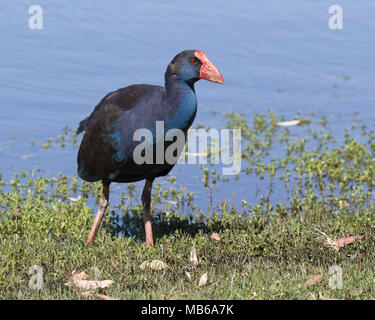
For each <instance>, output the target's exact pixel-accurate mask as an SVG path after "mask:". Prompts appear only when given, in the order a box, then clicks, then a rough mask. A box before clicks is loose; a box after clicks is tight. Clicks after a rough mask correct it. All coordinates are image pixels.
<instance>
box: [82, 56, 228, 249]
mask: <svg viewBox="0 0 375 320" xmlns="http://www.w3.org/2000/svg"><path fill="white" fill-rule="evenodd" d="M199 79H205V80H209V81H213V82H217V83H224V80H223V77H222V75H221V74H220V72H219V70H218V69H217V68H216V67H215V66H214V65H213V64H212V63H211V62H210V61H209V60H208V58H207V56H206V55H205V54H204V53H203V52H202V51H198V50H186V51H183V52H181V53H179V54H178V55H177V56H176V57H174V59H173V60H172V61H171V63H170V64H169V65H168V67H167V71H166V72H165V86H164V87H161V86H154V85H146V84H139V85H131V86H128V87H125V88H122V89H118V90H117V91H114V92H110V93H109V94H107V95H106V96H105V97H104V98H103V99H102V100H101V101H100V103H99V104H98V105H97V106H96V107H95V109H94V111H93V112H92V113H91V115H90V116H89V117H88V118H86V119H84V120H83V121H81V122H80V124H79V128H78V131H77V133H78V134H79V133H80V132H82V131H85V135H84V137H83V139H82V142H81V145H80V148H79V152H78V159H77V162H78V175H79V176H80V177H81V178H82V179H83V180H86V181H88V182H94V181H98V180H101V181H102V183H103V191H102V194H101V196H100V199H99V208H98V211H97V214H96V217H95V222H94V225H93V227H92V229H91V232H90V235H89V237H88V240H87V241H88V243H89V244H92V243H93V241H94V238H95V234H96V232H97V230H98V228H99V226H100V223H101V221H102V218H103V216H104V212H105V210H106V207H107V204H108V199H109V185H110V183H111V182H135V181H139V180H143V179H145V180H146V183H145V186H144V189H143V192H142V204H143V214H144V224H145V233H146V245H147V246H152V245H153V236H152V227H151V215H150V203H151V189H152V183H153V181H154V179H155V178H156V177H160V176H165V175H167V174H168V173H169V172H170V170H171V169H172V168H173V166H174V165H175V162H174V163H172V164H171V163H160V162H158V161H156V162H155V161H152V163H143V164H137V163H138V162H137V161H136V159H134V151H135V148H136V146H137V145H139V143H140V142H139V141H138V142H137V141H134V140H135V139H134V133H135V132H136V131H137V130H138V129H143V128H144V129H148V130H150V131H151V132H155V124H156V121H164V130H165V132H166V131H168V130H169V129H180V130H181V131H182V132H183V133H184V135H185V136H186V134H187V130H188V129H189V127H190V126H191V124H192V123H193V121H194V118H195V115H196V112H197V98H196V95H195V90H194V83H195V82H196V81H198V80H199ZM164 143H165V145H166V146H167V145H168V143H167V142H164ZM169 144H170V142H169ZM152 148H153V149H154V150H155V148H156V143H155V139H154V140H153V143H152ZM164 150H165V149H164ZM181 151H182V150H180V152H181ZM176 161H177V160H176Z"/></svg>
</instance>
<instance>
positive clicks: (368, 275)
mask: <svg viewBox="0 0 375 320" xmlns="http://www.w3.org/2000/svg"><path fill="white" fill-rule="evenodd" d="M297 118H298V119H299V120H300V121H301V125H300V126H298V127H294V128H288V127H286V128H279V127H278V126H277V121H282V120H284V119H283V117H282V116H281V117H279V118H278V119H277V117H276V115H275V114H274V113H273V112H271V111H270V112H269V113H268V114H257V113H254V114H253V115H252V116H251V117H250V118H249V119H248V118H246V117H245V116H244V115H240V114H226V115H225V117H224V119H225V121H226V122H227V123H226V125H225V126H226V127H228V128H241V129H242V138H243V146H244V148H243V150H242V158H243V163H246V165H244V166H243V170H242V172H241V173H240V175H239V176H238V177H235V179H249V181H250V180H251V181H252V183H254V184H255V183H256V182H257V181H262V180H263V181H267V182H268V185H269V187H268V189H267V190H263V191H262V194H261V197H260V199H259V201H258V202H257V203H255V204H250V203H248V202H250V201H248V199H243V200H242V206H241V207H239V208H238V207H237V208H235V207H234V205H233V204H232V205H230V204H229V202H228V201H224V202H223V203H221V204H216V205H213V206H211V207H210V208H209V209H208V210H204V211H202V209H201V208H197V206H196V204H195V201H194V194H193V193H192V192H189V191H187V190H183V189H176V187H175V182H176V179H175V178H174V177H171V178H169V179H168V181H169V182H168V183H169V184H167V186H166V185H163V184H161V183H155V187H154V190H153V197H152V199H153V203H152V208H153V230H154V238H155V246H154V247H153V248H150V249H149V248H146V247H145V245H144V242H143V240H144V231H143V227H142V226H143V220H142V208H141V207H140V206H139V205H138V204H137V202H135V201H134V198H135V197H136V196H135V194H136V190H135V188H134V185H132V184H129V185H128V187H127V188H128V189H127V192H122V193H121V195H120V198H121V199H120V201H119V202H118V203H117V202H115V203H110V207H109V209H108V211H107V215H106V216H105V220H104V221H103V224H102V227H101V228H100V230H99V234H98V236H97V238H96V240H95V244H94V245H93V246H88V245H87V244H86V239H87V236H88V234H89V231H90V228H91V225H92V222H93V219H94V218H93V212H92V209H91V207H92V206H91V205H89V204H90V202H89V201H91V200H90V199H92V198H97V196H98V195H99V193H100V189H101V185H100V183H94V184H88V183H85V182H80V180H79V179H78V178H77V177H76V176H72V177H68V176H62V175H60V176H58V177H34V176H33V173H32V174H31V175H30V174H28V173H21V174H15V175H14V178H12V180H11V181H7V182H5V181H2V179H1V176H0V298H1V299H99V298H98V297H97V296H95V295H93V296H89V297H87V296H83V295H82V294H81V292H82V290H80V289H77V288H75V287H71V286H66V285H65V283H66V282H68V281H69V279H70V276H71V274H72V272H73V271H75V272H76V273H78V272H86V273H87V274H88V275H89V276H90V279H95V280H101V279H102V280H113V283H112V284H111V285H110V286H109V287H107V288H105V289H100V290H99V289H97V290H96V292H101V293H103V294H105V295H108V296H111V297H114V298H119V299H319V297H320V295H321V296H324V297H329V298H339V299H373V298H374V297H375V267H374V266H375V264H374V262H375V261H374V258H375V254H374V253H375V252H374V244H375V215H374V213H375V211H374V193H373V190H374V182H375V161H373V159H374V158H375V143H374V136H373V130H371V128H368V127H366V126H365V125H364V124H363V123H361V122H360V121H358V120H356V119H354V120H353V124H352V126H351V127H350V128H348V129H347V130H345V132H344V133H343V135H342V136H339V135H335V136H334V135H333V133H332V132H331V130H330V126H329V121H328V120H327V119H326V118H325V117H321V119H316V115H313V114H312V115H310V116H309V117H308V118H303V117H302V116H301V115H297ZM70 133H72V139H70V138H66V137H65V135H68V134H70ZM64 134H65V135H59V136H58V138H57V139H56V141H55V142H54V140H53V139H52V138H51V139H49V140H48V148H50V147H51V148H53V147H56V145H61V147H66V146H68V145H70V143H72V144H73V147H76V146H77V139H76V136H75V133H74V132H73V131H71V130H70V129H68V128H64ZM33 147H35V148H38V147H40V148H41V149H43V148H44V147H43V145H42V144H41V145H38V144H37V143H35V144H33ZM185 169H186V170H188V168H185ZM214 169H215V168H214V167H212V168H210V167H207V166H202V182H203V183H202V190H204V188H210V187H211V186H212V185H213V184H220V183H226V182H227V177H223V176H221V175H220V174H219V173H218V172H217V171H216V170H214ZM275 185H278V186H279V187H278V189H275ZM280 186H281V187H280ZM124 188H125V186H124ZM275 190H278V191H277V192H283V195H284V196H285V201H283V202H282V203H271V202H270V201H269V198H270V197H272V195H273V194H274V192H275ZM113 192H116V190H114V191H113ZM71 197H75V198H76V199H72V198H71ZM228 197H229V198H231V197H232V195H229V196H228ZM137 200H138V199H137ZM165 201H173V202H174V205H166V203H165ZM247 201H248V202H247ZM213 232H215V233H217V234H219V235H220V237H221V240H220V241H217V240H214V239H212V238H211V234H212V233H213ZM356 235H363V236H364V238H363V239H357V240H356V241H355V242H353V243H351V244H348V245H346V246H344V247H340V248H334V247H332V245H331V246H330V245H329V243H328V240H331V241H334V240H335V239H339V238H342V237H347V236H356ZM193 246H194V247H195V248H196V252H197V258H198V262H199V263H198V265H197V267H196V268H192V267H191V262H190V258H189V257H190V251H191V249H192V247H193ZM147 260H148V261H152V260H161V261H164V262H165V263H166V264H167V265H168V268H167V269H163V270H142V269H141V268H140V265H141V264H142V263H143V262H144V261H147ZM32 266H38V267H39V268H41V269H40V270H42V273H43V287H42V289H40V290H38V289H32V288H30V283H31V284H32V283H33V279H35V278H33V276H34V275H33V274H32V273H29V271H30V267H32ZM332 266H339V267H340V268H341V269H340V270H341V271H342V287H341V288H335V287H333V286H332V280H333V279H334V278H335V277H336V279H337V276H338V274H337V273H336V274H332V273H330V268H331V267H332ZM186 272H189V273H190V275H191V279H189V277H188V276H187V274H186ZM205 273H207V283H206V284H204V285H202V286H199V285H198V284H199V280H200V278H201V276H202V275H203V274H205ZM315 275H322V276H323V279H322V281H320V282H318V283H316V284H314V285H309V286H306V285H304V283H305V282H306V281H307V280H308V279H310V278H311V277H312V276H315ZM330 283H331V285H330Z"/></svg>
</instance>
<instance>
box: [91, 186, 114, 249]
mask: <svg viewBox="0 0 375 320" xmlns="http://www.w3.org/2000/svg"><path fill="white" fill-rule="evenodd" d="M108 199H109V184H104V183H103V191H102V194H101V195H100V198H99V207H98V211H97V212H96V216H95V221H94V224H93V225H92V228H91V232H90V235H89V237H88V239H87V243H88V244H93V242H94V239H95V235H96V233H97V232H98V229H99V227H100V223H101V222H102V219H103V216H104V212H105V209H106V208H107V205H108Z"/></svg>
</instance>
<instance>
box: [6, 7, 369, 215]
mask: <svg viewBox="0 0 375 320" xmlns="http://www.w3.org/2000/svg"><path fill="white" fill-rule="evenodd" d="M1 4H2V5H1V11H0V30H1V31H0V43H1V50H0V110H1V117H0V173H2V175H3V178H4V180H7V179H9V178H10V177H11V175H12V174H13V172H19V171H23V170H26V171H29V172H30V171H31V170H32V169H36V168H44V169H45V170H46V171H45V174H47V175H49V176H54V175H57V174H58V173H60V172H62V173H64V174H68V175H72V174H74V173H76V153H77V149H71V148H65V149H61V148H52V149H48V150H42V148H41V144H42V143H44V142H45V141H46V140H47V139H48V138H49V137H56V136H57V135H58V134H60V133H61V129H62V128H63V127H64V126H68V127H72V128H74V127H76V126H77V125H78V123H79V121H80V120H82V119H83V118H85V117H86V116H88V115H89V114H90V112H91V111H92V109H93V108H94V106H95V105H96V104H97V103H98V102H99V101H100V99H101V98H102V97H103V96H104V95H105V94H107V93H108V92H109V91H113V90H115V89H117V88H120V87H124V86H127V85H129V84H134V83H150V84H163V80H164V72H165V69H166V66H167V65H168V63H169V62H170V60H171V59H172V58H173V57H174V56H175V55H176V54H177V53H178V52H180V51H182V50H185V49H199V50H202V51H204V52H205V53H206V54H207V55H208V57H209V58H210V60H211V61H212V62H213V63H214V64H215V65H217V66H218V67H219V69H220V71H221V72H222V74H223V76H224V79H225V85H223V86H222V85H217V84H214V83H209V82H207V81H200V82H199V83H197V85H196V92H197V97H198V114H197V118H196V120H195V124H196V123H199V122H200V123H204V124H206V125H209V126H211V127H215V128H218V129H219V128H221V127H222V126H223V123H222V122H219V120H218V119H219V118H216V117H213V116H212V114H211V113H212V110H214V109H215V110H217V111H219V112H220V111H224V112H227V111H234V112H245V113H246V112H248V113H249V114H250V113H251V112H253V111H257V112H265V111H266V110H267V109H269V108H272V109H274V110H276V111H279V112H281V113H282V114H284V115H285V116H286V118H288V117H291V118H293V117H294V116H295V115H296V112H297V111H302V112H303V113H304V114H307V113H308V112H310V111H316V110H318V109H320V110H322V111H323V113H324V114H325V115H327V117H329V116H331V115H337V114H339V115H340V116H341V118H340V119H337V118H332V120H330V125H331V128H332V130H333V132H335V130H340V128H342V127H344V126H345V125H347V124H348V123H349V121H350V120H351V118H352V114H353V112H359V113H360V115H359V118H361V119H363V120H364V121H365V123H367V124H370V125H373V124H374V123H375V113H374V112H373V110H374V107H375V63H374V62H375V61H374V60H375V54H374V49H375V46H374V45H375V37H374V34H375V19H374V14H375V2H374V1H371V0H368V1H366V0H356V1H352V0H351V1H349V0H347V1H339V0H335V1H333V0H332V1H317V0H311V1H303V0H283V1H277V0H267V1H260V0H254V1H247V0H246V1H242V0H241V1H239V0H237V1H200V2H191V1H183V2H182V1H179V2H177V1H175V2H171V1H142V2H141V1H123V0H121V1H120V0H108V1H80V2H78V1H73V0H48V1H46V0H35V1H33V2H32V3H31V2H30V1H26V0H17V1H14V0H2V2H1ZM32 4H37V5H40V6H41V7H42V8H43V11H44V20H43V22H44V24H43V30H31V29H29V27H28V19H29V17H30V14H29V13H28V10H29V7H30V6H31V5H32ZM333 4H338V5H341V6H342V8H343V11H344V15H343V18H344V29H342V30H331V29H330V28H329V27H328V19H329V17H330V15H329V14H328V8H329V6H330V5H333ZM346 76H348V77H349V78H347V80H345V79H344V78H345V77H346ZM334 84H336V86H334ZM31 141H35V142H36V143H37V144H36V146H32V145H31V143H30V142H31ZM25 155H26V156H25ZM172 174H173V175H175V176H176V177H177V181H178V184H179V185H183V186H186V187H187V188H188V189H189V190H192V191H194V192H195V193H196V194H197V199H198V202H199V203H198V204H200V205H201V206H202V207H203V208H205V207H207V203H208V190H207V189H204V187H203V185H202V182H201V181H200V179H201V171H200V170H199V169H198V168H197V167H194V166H178V167H176V168H175V169H174V171H172ZM233 190H234V191H236V193H237V195H236V197H237V199H241V198H244V199H252V196H250V195H252V194H254V192H255V185H254V187H252V183H251V182H250V183H249V181H247V180H246V179H241V180H240V181H239V182H234V183H232V184H231V183H229V184H224V185H222V186H218V188H217V189H216V190H215V201H219V200H222V199H225V198H229V199H230V198H231V197H232V195H231V194H232V191H233ZM229 191H230V192H229Z"/></svg>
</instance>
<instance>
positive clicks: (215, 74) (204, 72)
mask: <svg viewBox="0 0 375 320" xmlns="http://www.w3.org/2000/svg"><path fill="white" fill-rule="evenodd" d="M194 55H195V56H196V57H197V58H198V59H199V60H200V61H201V62H202V63H203V65H202V67H201V70H200V74H199V77H200V78H201V79H204V80H208V81H212V82H217V83H224V79H223V76H222V75H221V73H220V71H219V69H218V68H216V67H215V66H214V65H213V64H212V62H211V61H210V60H208V58H207V56H206V55H205V54H204V53H203V52H202V51H199V50H197V51H195V52H194Z"/></svg>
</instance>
